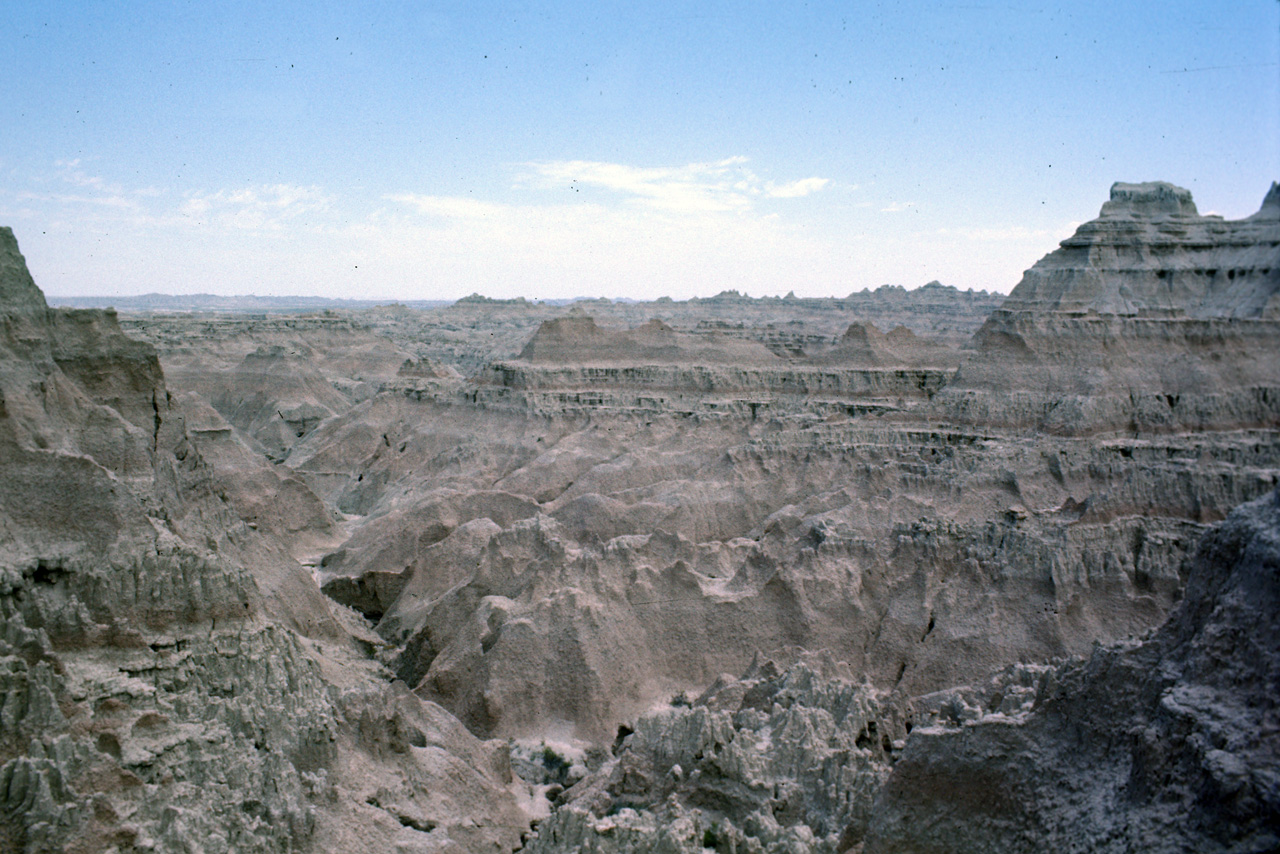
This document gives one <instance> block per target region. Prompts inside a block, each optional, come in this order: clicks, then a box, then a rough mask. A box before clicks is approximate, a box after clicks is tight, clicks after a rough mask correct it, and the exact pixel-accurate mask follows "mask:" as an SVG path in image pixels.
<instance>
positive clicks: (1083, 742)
mask: <svg viewBox="0 0 1280 854" xmlns="http://www.w3.org/2000/svg"><path fill="white" fill-rule="evenodd" d="M1014 675H1015V674H1011V673H1005V674H1001V675H1000V676H998V677H997V678H995V679H993V680H992V681H991V682H990V683H989V684H986V685H980V686H977V687H975V688H972V689H968V690H963V691H954V692H947V693H945V694H942V695H940V696H937V697H931V698H926V699H927V702H924V703H921V710H920V712H921V713H920V721H919V724H920V725H919V726H917V727H916V729H915V730H914V731H913V732H912V734H911V738H910V739H909V740H908V741H907V743H906V746H905V750H904V752H903V753H902V756H901V758H900V759H899V761H898V763H897V765H896V766H895V767H894V769H893V773H892V775H891V776H890V777H889V779H888V782H887V784H886V785H885V787H884V788H883V790H882V791H881V793H880V795H879V797H878V798H877V800H876V803H875V806H874V808H873V810H872V815H873V819H872V823H871V833H870V836H869V839H868V841H867V845H866V849H865V850H866V851H867V852H868V854H870V852H894V851H902V852H906V851H942V850H947V851H1015V852H1016V851H1043V850H1045V849H1046V848H1050V849H1053V850H1057V851H1097V852H1110V851H1116V852H1119V851H1153V852H1165V851H1168V852H1174V851H1203V852H1215V851H1274V850H1276V848H1277V847H1278V846H1280V728H1278V727H1277V721H1278V720H1280V717H1278V716H1280V693H1278V692H1277V688H1280V491H1277V492H1273V493H1272V494H1271V495H1269V496H1267V497H1264V498H1262V499H1259V500H1258V501H1255V502H1252V503H1250V504H1247V505H1245V506H1243V507H1241V508H1240V509H1238V510H1237V511H1236V512H1234V513H1232V514H1231V516H1230V517H1229V518H1228V519H1227V521H1226V522H1224V523H1223V524H1222V525H1221V526H1220V527H1219V528H1218V529H1216V530H1215V531H1214V532H1213V533H1212V534H1211V535H1210V536H1208V537H1206V538H1205V540H1204V541H1203V542H1202V544H1201V545H1200V547H1199V549H1198V551H1197V553H1196V556H1195V560H1194V561H1193V563H1192V567H1191V574H1190V577H1189V579H1188V582H1187V593H1186V597H1185V599H1184V600H1183V602H1182V604H1181V605H1180V606H1179V607H1178V609H1177V610H1176V611H1175V612H1174V614H1173V616H1172V617H1171V618H1170V620H1169V621H1168V622H1167V623H1166V624H1165V625H1164V626H1162V627H1161V628H1160V629H1159V630H1158V631H1157V632H1155V634H1154V635H1153V636H1151V637H1150V638H1148V639H1146V640H1143V641H1141V642H1137V643H1128V644H1121V645H1117V646H1109V647H1103V648H1100V649H1098V650H1096V651H1095V652H1094V653H1093V654H1092V655H1091V656H1089V657H1088V658H1087V659H1084V660H1081V661H1074V662H1071V663H1069V664H1065V665H1061V666H1058V667H1053V668H1041V669H1040V671H1039V672H1036V673H1034V674H1033V678H1032V679H1029V680H1028V679H1022V680H1018V679H1016V678H1011V676H1014ZM1019 682H1021V683H1022V684H1021V685H1019Z"/></svg>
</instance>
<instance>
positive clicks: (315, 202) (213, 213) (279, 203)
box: [178, 184, 333, 231]
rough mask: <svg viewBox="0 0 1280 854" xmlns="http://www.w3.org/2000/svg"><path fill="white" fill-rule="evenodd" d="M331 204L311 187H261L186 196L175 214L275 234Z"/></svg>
mask: <svg viewBox="0 0 1280 854" xmlns="http://www.w3.org/2000/svg"><path fill="white" fill-rule="evenodd" d="M332 201H333V200H332V198H331V197H330V196H328V195H327V194H326V193H324V192H323V191H322V190H321V189H320V188H319V187H315V186H311V187H303V186H297V185H294V184H263V185H260V186H257V187H242V188H236V189H231V190H219V191H217V192H214V193H188V194H187V196H186V198H185V201H184V202H183V203H182V205H181V207H180V208H179V209H178V214H179V215H181V216H183V217H186V218H188V219H190V220H192V221H195V222H198V223H209V222H213V223H217V224H219V225H223V226H227V227H231V228H240V229H250V230H266V231H279V230H281V229H283V228H284V227H285V225H286V224H289V223H293V222H296V220H298V219H299V218H301V217H304V216H306V215H308V214H314V213H318V212H321V211H324V210H326V209H327V208H328V207H329V205H330V204H331V203H332Z"/></svg>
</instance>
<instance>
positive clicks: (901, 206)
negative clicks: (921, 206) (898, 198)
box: [880, 202, 916, 213]
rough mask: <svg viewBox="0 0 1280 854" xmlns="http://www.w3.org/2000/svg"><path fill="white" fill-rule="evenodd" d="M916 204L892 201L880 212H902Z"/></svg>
mask: <svg viewBox="0 0 1280 854" xmlns="http://www.w3.org/2000/svg"><path fill="white" fill-rule="evenodd" d="M915 206H916V203H915V202H892V203H890V204H889V206H888V207H883V208H881V209H880V213H901V212H902V211H905V210H910V209H911V208H914V207H915Z"/></svg>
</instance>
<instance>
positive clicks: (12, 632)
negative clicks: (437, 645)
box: [0, 230, 527, 854]
mask: <svg viewBox="0 0 1280 854" xmlns="http://www.w3.org/2000/svg"><path fill="white" fill-rule="evenodd" d="M0 236H2V237H4V238H5V241H4V242H3V245H0V250H2V254H0V269H3V270H4V278H3V281H4V294H5V299H4V302H3V304H0V400H2V401H3V405H2V406H0V468H2V469H3V472H4V476H3V477H2V478H0V848H3V850H6V851H25V852H31V853H32V854H35V852H45V851H71V852H75V851H108V850H163V851H188V850H201V851H209V852H230V851H262V852H267V851H282V850H296V851H308V850H354V851H361V850H363V851H385V850H388V849H391V848H394V847H396V846H405V847H409V848H413V847H419V848H427V847H430V848H431V849H432V850H453V851H463V850H465V851H478V850H493V851H501V850H510V849H511V848H512V847H514V846H515V845H516V844H517V841H518V838H519V835H520V832H521V830H522V829H523V827H525V826H526V822H527V819H526V817H525V813H524V812H522V811H521V810H520V809H519V808H518V806H517V801H516V797H515V794H514V793H513V792H512V791H511V790H509V788H508V787H509V786H510V785H511V783H512V782H513V779H512V777H511V775H510V769H509V765H508V764H507V761H506V759H505V755H506V754H505V749H504V748H502V747H501V746H500V745H496V744H485V743H483V742H480V741H478V740H477V739H476V738H475V737H474V736H472V735H471V734H469V733H467V732H466V731H465V730H464V729H463V728H462V727H461V725H459V724H458V723H457V722H456V720H455V719H453V718H452V717H451V716H449V715H448V714H447V713H446V712H444V710H443V709H440V708H439V707H434V706H430V705H428V704H424V703H423V702H422V701H421V700H419V699H418V698H417V697H415V696H414V695H412V694H411V693H409V692H408V690H407V689H405V688H404V686H396V685H395V684H393V683H392V681H391V680H390V679H389V678H388V675H387V674H386V672H385V671H384V670H382V668H381V667H380V665H377V664H376V663H375V662H373V661H372V660H370V659H369V657H368V652H369V651H370V650H371V649H372V648H374V647H376V646H377V645H378V640H377V638H376V637H375V636H373V635H372V634H370V633H369V632H368V630H367V629H366V628H365V627H364V626H363V625H362V624H361V623H360V621H359V620H358V618H356V617H355V616H354V615H352V614H350V612H347V611H345V610H343V609H336V608H334V607H333V606H331V605H330V604H328V602H327V600H326V599H325V598H324V597H323V596H321V595H320V594H319V591H318V590H317V589H316V587H315V586H314V584H313V583H312V581H311V579H310V578H309V577H308V576H307V574H306V572H305V571H304V570H303V569H302V568H301V567H300V566H299V565H298V564H297V563H295V562H294V561H293V560H292V559H291V558H290V557H289V555H288V554H287V552H286V551H285V550H284V548H283V547H282V546H281V545H280V544H279V543H277V542H276V541H275V540H274V539H273V538H271V537H268V536H266V533H267V532H265V531H264V532H259V531H257V530H255V528H254V527H253V526H252V525H250V524H248V523H247V522H246V521H244V519H243V517H241V516H240V515H239V514H238V512H237V507H236V505H235V502H234V501H227V500H224V498H223V495H224V494H225V485H224V481H223V480H222V475H221V474H220V473H219V470H218V467H217V466H216V465H210V464H209V463H208V462H207V461H206V460H205V458H204V456H203V454H202V452H201V448H202V445H203V446H205V447H208V445H207V444H206V436H205V435H204V434H206V433H207V432H208V430H201V429H196V430H188V429H187V427H186V425H185V424H184V420H183V413H182V410H180V409H179V408H178V407H176V406H175V405H174V404H173V403H172V401H171V398H170V396H169V394H168V392H167V390H166V386H165V382H164V378H163V374H162V372H161V370H160V365H159V363H158V361H157V359H156V354H155V351H154V350H153V349H152V348H150V347H149V346H147V345H145V344H141V343H139V342H136V341H133V340H130V339H128V338H126V337H125V336H124V335H122V334H121V332H120V329H119V326H118V324H117V321H116V317H115V315H114V313H111V312H103V311H99V310H85V311H70V312H61V311H52V310H49V309H48V308H46V307H44V306H43V303H42V300H41V299H38V297H39V292H38V291H35V292H34V293H32V292H31V291H30V289H27V288H25V285H26V283H28V282H30V277H29V276H28V275H26V274H25V265H24V264H23V261H22V258H21V256H20V255H18V254H17V251H16V246H14V245H13V243H12V238H11V235H10V234H9V232H8V231H7V230H5V232H4V233H3V235H0ZM15 282H16V283H17V286H16V287H15V286H14V283H15ZM195 414H196V416H197V420H200V421H201V422H202V426H203V427H206V428H207V427H209V426H210V424H211V422H212V426H213V427H214V428H215V429H214V432H220V431H219V430H218V429H217V422H216V421H214V420H213V419H211V418H209V417H207V415H206V416H203V417H202V416H201V414H200V413H199V412H196V413H195ZM277 485H280V484H279V481H277ZM295 487H296V488H300V487H301V484H300V483H296V482H295ZM280 488H284V487H283V486H280ZM445 781H448V785H447V787H446V785H445ZM478 815H483V816H486V817H487V823H485V822H477V821H476V816H478Z"/></svg>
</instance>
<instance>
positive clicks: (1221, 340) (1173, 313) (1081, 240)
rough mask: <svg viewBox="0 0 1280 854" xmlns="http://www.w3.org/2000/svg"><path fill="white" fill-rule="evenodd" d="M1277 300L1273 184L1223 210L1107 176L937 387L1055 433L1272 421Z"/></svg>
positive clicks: (952, 404) (1277, 214)
mask: <svg viewBox="0 0 1280 854" xmlns="http://www.w3.org/2000/svg"><path fill="white" fill-rule="evenodd" d="M1278 312H1280V189H1278V188H1277V186H1276V185H1273V186H1272V188H1271V191H1270V192H1269V193H1268V194H1267V196H1266V199H1265V200H1264V202H1263V205H1262V208H1261V210H1259V212H1258V213H1256V214H1254V215H1253V216H1251V217H1249V218H1247V219H1243V220H1239V221H1232V222H1227V221H1223V220H1222V219H1221V218H1220V217H1216V216H1206V217H1202V216H1199V215H1198V214H1197V213H1196V208H1195V205H1194V204H1193V203H1192V201H1191V196H1190V194H1189V193H1188V192H1187V191H1186V190H1182V189H1180V188H1177V187H1173V186H1171V185H1169V184H1163V183H1150V184H1117V185H1116V186H1115V187H1114V188H1113V189H1112V197H1111V200H1110V201H1109V202H1107V203H1106V204H1105V205H1104V206H1103V208H1102V214H1101V216H1099V218H1098V219H1096V220H1093V221H1092V222H1088V223H1085V224H1084V225H1082V226H1080V228H1079V229H1078V230H1077V231H1076V234H1075V235H1074V236H1072V237H1071V238H1069V239H1068V240H1065V241H1063V243H1062V247H1061V248H1060V249H1059V250H1058V251H1056V252H1053V253H1051V254H1050V255H1048V256H1046V257H1045V258H1043V259H1042V260H1041V261H1040V262H1039V263H1037V264H1036V265H1035V266H1034V267H1032V268H1031V269H1030V270H1028V271H1027V273H1026V275H1025V276H1024V277H1023V279H1022V281H1021V282H1020V283H1019V284H1018V286H1017V287H1016V288H1015V289H1014V291H1013V293H1011V294H1010V295H1009V298H1008V299H1007V300H1006V301H1005V303H1004V304H1003V305H1002V306H1001V307H1000V308H999V309H998V310H996V311H994V312H992V314H991V316H990V317H989V318H988V319H987V321H986V322H985V323H984V324H983V326H982V328H981V329H979V330H978V333H977V334H976V336H975V345H976V347H977V351H978V352H977V353H976V354H975V356H974V358H972V359H970V360H969V361H967V362H966V363H965V365H964V366H963V367H962V369H961V370H960V374H959V376H958V377H957V378H956V380H955V381H954V382H953V383H952V384H951V385H950V387H949V388H948V389H947V391H946V393H945V394H944V395H943V397H942V400H941V401H940V402H941V403H943V404H945V405H944V406H943V411H944V412H945V413H946V414H947V415H948V416H949V417H951V418H954V419H957V420H961V421H965V422H969V423H981V424H989V425H993V426H995V425H1000V426H1006V427H1015V428H1022V429H1036V430H1041V431H1045V432H1049V433H1058V434H1062V433H1067V434H1075V435H1080V434H1086V433H1090V432H1107V431H1123V430H1129V431H1135V432H1141V433H1148V434H1149V433H1157V432H1172V431H1184V430H1197V431H1203V430H1233V429H1251V428H1257V427H1269V426H1273V425H1274V424H1276V423H1277V421H1278V420H1280V400H1277V398H1276V396H1275V391H1274V390H1275V389H1276V388H1277V387H1278V386H1280V359H1277V358H1276V346H1275V342H1276V336H1277V334H1278V333H1280V313H1278Z"/></svg>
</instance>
